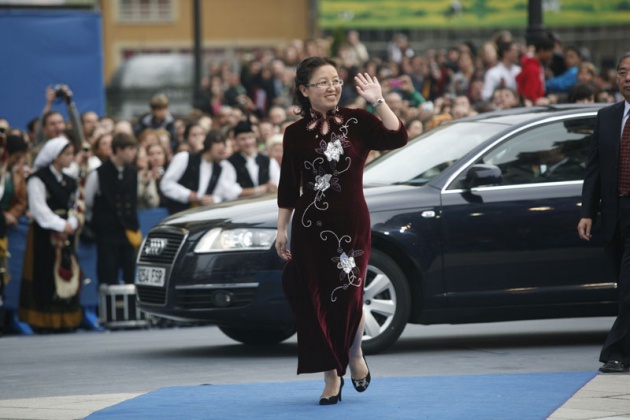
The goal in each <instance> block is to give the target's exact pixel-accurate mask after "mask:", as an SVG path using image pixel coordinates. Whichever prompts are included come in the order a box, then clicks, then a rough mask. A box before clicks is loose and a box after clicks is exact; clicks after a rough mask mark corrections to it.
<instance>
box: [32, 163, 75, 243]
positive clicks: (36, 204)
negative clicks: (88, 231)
mask: <svg viewBox="0 0 630 420" xmlns="http://www.w3.org/2000/svg"><path fill="white" fill-rule="evenodd" d="M50 170H51V171H52V173H53V175H55V178H56V179H57V181H58V182H61V181H62V180H63V175H62V174H61V173H59V172H57V171H56V170H55V168H54V167H52V166H50ZM26 191H27V193H28V207H29V209H30V210H31V214H32V215H33V218H34V219H35V221H36V222H37V224H39V225H40V226H41V227H42V228H44V229H49V230H54V231H57V232H63V231H64V230H65V229H66V222H68V223H70V226H72V228H73V229H75V230H76V228H77V227H78V226H79V223H78V221H77V218H76V217H75V216H73V215H69V216H68V220H66V219H63V218H62V217H60V216H59V215H57V214H55V213H54V212H53V211H52V210H51V209H50V207H48V204H47V203H46V185H45V184H44V182H43V181H42V180H41V179H39V177H36V176H31V177H30V178H29V179H28V183H27V186H26Z"/></svg>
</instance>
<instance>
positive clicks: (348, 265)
mask: <svg viewBox="0 0 630 420" xmlns="http://www.w3.org/2000/svg"><path fill="white" fill-rule="evenodd" d="M327 234H331V235H334V236H335V238H336V239H337V244H338V248H337V252H338V253H339V254H340V255H339V256H338V257H332V258H331V260H332V261H333V262H336V263H337V268H338V269H339V270H340V272H339V280H340V281H342V282H344V281H347V282H346V283H344V284H342V285H341V286H339V287H336V288H335V289H334V290H333V291H332V292H331V293H330V300H331V301H332V302H335V301H336V300H337V297H336V296H335V293H337V291H338V290H348V288H349V287H350V286H353V287H360V286H361V283H362V281H363V279H362V278H361V277H359V275H360V274H361V273H360V272H359V268H358V267H357V264H356V262H355V260H354V259H355V257H360V256H361V255H363V251H362V250H360V249H356V250H355V249H352V250H350V251H349V252H348V253H346V252H344V250H343V248H342V246H341V243H342V242H346V243H350V242H352V237H351V236H350V235H344V236H342V237H341V238H340V237H339V236H337V234H336V233H335V232H333V231H332V230H324V231H322V232H321V233H320V234H319V236H320V237H321V238H322V239H323V240H324V241H326V240H327V239H328V235H327Z"/></svg>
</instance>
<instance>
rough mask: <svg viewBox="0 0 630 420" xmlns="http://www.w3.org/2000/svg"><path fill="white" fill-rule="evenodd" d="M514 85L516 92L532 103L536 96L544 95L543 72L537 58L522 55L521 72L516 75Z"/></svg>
mask: <svg viewBox="0 0 630 420" xmlns="http://www.w3.org/2000/svg"><path fill="white" fill-rule="evenodd" d="M516 85H517V87H518V94H519V95H521V96H522V97H523V98H525V99H529V100H530V101H532V102H534V103H536V100H537V99H538V98H542V97H543V96H545V73H544V71H543V67H542V65H541V64H540V61H538V59H537V58H535V57H530V56H527V55H526V56H523V58H522V59H521V72H520V73H519V74H518V76H516Z"/></svg>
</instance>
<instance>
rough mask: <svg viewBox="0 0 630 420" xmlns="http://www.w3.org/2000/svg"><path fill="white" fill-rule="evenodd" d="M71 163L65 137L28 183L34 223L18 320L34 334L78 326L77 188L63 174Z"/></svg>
mask: <svg viewBox="0 0 630 420" xmlns="http://www.w3.org/2000/svg"><path fill="white" fill-rule="evenodd" d="M73 160H74V146H73V145H72V144H71V143H70V141H69V140H68V139H66V138H64V137H57V138H54V139H50V140H48V141H47V142H46V143H45V144H44V147H43V148H42V150H41V151H40V152H39V154H38V155H37V158H36V159H35V162H34V165H33V166H34V168H33V169H34V170H35V172H34V173H33V175H31V176H30V177H29V179H28V181H27V194H28V204H29V209H30V211H31V214H32V216H33V220H32V222H31V225H30V227H29V230H28V235H27V240H26V252H25V254H24V262H23V269H22V284H21V294H20V307H19V310H18V314H19V317H20V320H22V321H23V322H26V323H27V324H29V325H30V326H31V327H32V328H33V330H34V331H35V332H44V333H45V332H53V331H72V330H74V329H76V328H77V327H78V326H79V325H80V324H81V322H82V320H83V311H82V309H81V305H80V303H79V289H80V284H81V281H80V280H81V277H82V273H81V270H80V268H79V265H78V263H77V260H76V255H75V247H74V241H75V232H76V231H77V229H78V227H79V220H78V219H77V217H76V215H75V214H73V209H74V203H75V200H76V193H77V182H76V181H75V180H74V179H73V178H71V177H69V176H68V175H66V174H64V173H63V172H62V170H63V169H64V168H67V167H69V166H70V164H71V163H72V161H73Z"/></svg>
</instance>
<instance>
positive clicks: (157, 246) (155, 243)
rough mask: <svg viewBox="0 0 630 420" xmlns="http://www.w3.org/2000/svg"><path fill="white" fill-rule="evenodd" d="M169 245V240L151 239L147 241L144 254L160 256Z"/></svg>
mask: <svg viewBox="0 0 630 420" xmlns="http://www.w3.org/2000/svg"><path fill="white" fill-rule="evenodd" d="M167 244H168V239H157V238H151V239H149V240H147V242H146V244H145V245H144V250H143V251H142V252H144V255H152V256H158V255H160V254H161V253H162V251H164V248H166V245H167Z"/></svg>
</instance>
